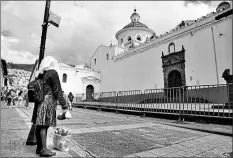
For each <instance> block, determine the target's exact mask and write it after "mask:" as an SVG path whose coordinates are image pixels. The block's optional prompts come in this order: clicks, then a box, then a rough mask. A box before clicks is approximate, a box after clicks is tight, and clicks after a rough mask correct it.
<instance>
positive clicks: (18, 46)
mask: <svg viewBox="0 0 233 158" xmlns="http://www.w3.org/2000/svg"><path fill="white" fill-rule="evenodd" d="M220 2H221V1H212V2H211V3H210V4H209V5H206V4H203V3H199V4H193V3H188V5H187V6H185V5H184V4H185V3H184V1H104V2H102V1H95V2H94V1H92V2H91V1H85V2H82V1H77V2H74V1H52V2H51V7H50V10H51V11H52V12H54V13H56V14H57V15H59V16H61V22H60V26H59V28H56V27H54V26H53V25H51V26H49V28H48V33H47V41H46V53H45V55H53V56H56V57H58V58H60V59H61V60H62V61H63V62H65V63H70V64H75V65H78V64H83V63H85V61H86V62H88V61H89V58H90V57H91V56H92V54H93V52H94V51H95V50H96V49H97V47H98V46H99V45H102V44H103V45H110V41H111V40H112V41H113V44H117V42H116V39H115V34H116V32H117V31H118V30H120V29H122V28H123V27H124V26H125V25H127V24H128V23H130V15H131V14H132V13H133V9H134V6H135V7H136V9H137V12H138V13H139V15H140V17H141V18H140V22H142V23H144V24H146V25H147V26H148V27H149V28H150V29H152V30H154V31H155V33H156V34H157V35H160V34H163V33H165V32H167V31H170V30H171V29H173V28H174V27H175V26H176V25H178V24H179V23H180V22H181V21H182V20H194V19H197V18H200V17H201V16H204V15H206V14H208V13H210V12H212V11H216V7H217V6H218V4H219V3H220ZM75 4H78V6H77V5H75ZM44 8H45V1H1V58H3V59H5V60H6V61H7V62H13V63H25V64H32V63H34V62H35V60H36V59H37V58H38V57H39V49H40V48H39V47H40V40H41V32H42V27H41V24H42V22H43V18H44ZM6 32H9V33H11V34H12V37H10V38H9V36H8V37H7V36H3V35H5V33H6Z"/></svg>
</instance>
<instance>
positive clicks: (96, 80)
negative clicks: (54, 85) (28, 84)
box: [30, 60, 100, 99]
mask: <svg viewBox="0 0 233 158" xmlns="http://www.w3.org/2000/svg"><path fill="white" fill-rule="evenodd" d="M37 68H38V60H37V61H36V62H35V64H34V67H33V70H32V73H31V76H30V81H32V80H34V79H35V72H36V71H37V70H38V69H37ZM58 75H59V79H60V82H61V87H62V90H63V91H64V94H65V95H68V93H69V92H72V93H73V94H80V93H86V94H87V95H83V98H82V99H92V98H93V97H94V93H96V92H100V74H99V73H98V72H96V71H92V70H90V69H89V68H86V67H85V66H83V65H80V66H70V65H67V64H64V63H62V62H60V63H59V70H58Z"/></svg>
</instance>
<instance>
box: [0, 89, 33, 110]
mask: <svg viewBox="0 0 233 158" xmlns="http://www.w3.org/2000/svg"><path fill="white" fill-rule="evenodd" d="M1 100H2V101H4V100H5V101H6V102H7V107H8V108H10V107H22V106H24V108H29V102H28V96H27V90H26V89H20V88H17V89H13V88H12V89H8V87H3V88H2V91H1Z"/></svg>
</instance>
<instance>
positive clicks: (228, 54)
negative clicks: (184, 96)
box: [101, 18, 232, 91]
mask: <svg viewBox="0 0 233 158" xmlns="http://www.w3.org/2000/svg"><path fill="white" fill-rule="evenodd" d="M231 22H232V20H231V18H227V19H224V20H223V21H222V22H219V23H217V24H215V25H213V30H214V38H215V46H216V56H217V64H218V78H219V83H220V84H224V83H225V81H224V79H222V78H221V75H222V72H223V71H224V70H225V69H227V68H230V69H231V66H232V47H231V42H232V24H231ZM192 32H193V33H192V34H191V33H190V32H187V33H186V34H185V35H182V36H181V37H179V38H174V39H170V40H169V41H166V42H163V43H162V44H160V45H157V46H155V47H152V48H149V49H147V50H146V51H144V52H138V53H136V54H134V55H130V56H128V57H122V58H121V59H118V60H115V61H114V62H113V63H112V64H110V65H108V69H105V70H104V71H103V72H102V74H101V80H102V82H101V91H115V90H137V89H139V90H145V89H148V88H163V87H164V82H163V69H162V59H161V54H162V51H163V52H164V54H165V55H166V54H167V53H168V45H169V43H171V42H174V43H175V49H176V51H180V50H181V49H182V45H183V46H184V49H185V60H186V61H185V73H186V85H187V86H191V85H211V84H217V77H216V65H215V56H214V46H213V38H212V32H211V27H203V28H200V29H197V30H195V31H192ZM219 33H222V34H223V35H222V36H219ZM141 48H142V47H141ZM113 83H114V84H113Z"/></svg>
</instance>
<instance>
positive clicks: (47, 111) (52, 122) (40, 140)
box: [32, 56, 68, 157]
mask: <svg viewBox="0 0 233 158" xmlns="http://www.w3.org/2000/svg"><path fill="white" fill-rule="evenodd" d="M58 70H59V63H58V60H56V59H55V58H53V57H51V56H47V57H45V58H44V59H43V60H42V62H41V65H40V67H39V70H38V71H37V72H36V74H35V77H36V78H42V79H43V82H44V95H45V99H44V101H43V102H42V103H41V104H38V105H37V104H35V107H34V110H33V116H32V123H33V124H34V125H36V139H37V148H36V153H37V154H39V155H40V156H46V157H49V156H55V155H56V153H55V152H52V151H51V150H48V149H47V147H46V139H47V131H48V128H49V127H50V126H54V127H55V126H56V108H57V101H59V103H60V105H61V106H62V109H63V110H65V109H67V108H68V106H67V105H66V101H65V99H64V98H63V95H62V89H61V84H60V80H59V76H58V72H57V71H58Z"/></svg>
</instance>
